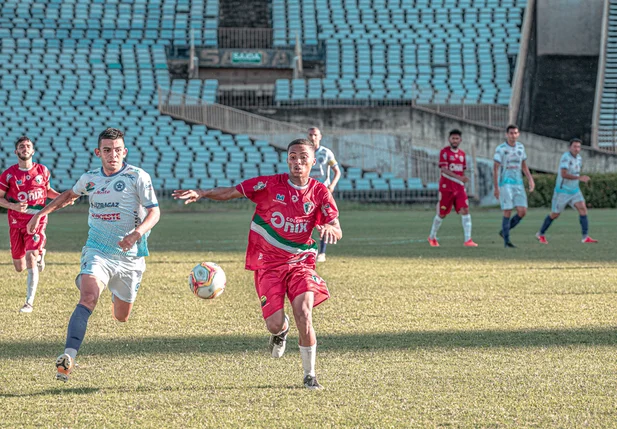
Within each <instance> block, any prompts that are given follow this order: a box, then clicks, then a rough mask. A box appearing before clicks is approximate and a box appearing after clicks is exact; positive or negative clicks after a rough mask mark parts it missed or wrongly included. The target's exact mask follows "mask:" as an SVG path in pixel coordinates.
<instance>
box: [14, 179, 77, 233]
mask: <svg viewBox="0 0 617 429" xmlns="http://www.w3.org/2000/svg"><path fill="white" fill-rule="evenodd" d="M79 197H80V195H79V194H76V193H75V192H73V190H72V189H69V190H68V191H64V192H63V193H61V194H60V195H58V196H57V197H56V198H54V200H53V201H52V202H51V203H50V204H49V205H47V206H45V208H44V209H43V210H41V211H40V212H38V213H37V214H35V215H34V216H32V219H30V222H28V226H27V227H26V228H27V230H28V233H29V234H34V231H36V228H37V226H38V225H39V221H40V220H41V217H43V216H45V215H48V214H50V213H52V212H55V211H56V210H58V209H61V208H63V207H66V206H68V205H71V204H73V203H74V202H75V200H76V199H77V198H79Z"/></svg>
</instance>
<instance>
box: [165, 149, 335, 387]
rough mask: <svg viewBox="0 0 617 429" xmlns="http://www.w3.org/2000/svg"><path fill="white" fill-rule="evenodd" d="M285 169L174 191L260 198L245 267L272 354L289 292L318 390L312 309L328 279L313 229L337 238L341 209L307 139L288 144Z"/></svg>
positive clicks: (308, 372)
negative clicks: (319, 266) (318, 172)
mask: <svg viewBox="0 0 617 429" xmlns="http://www.w3.org/2000/svg"><path fill="white" fill-rule="evenodd" d="M287 156H288V158H287V164H288V166H289V173H288V174H276V175H273V176H260V177H255V178H253V179H248V180H245V181H243V182H242V183H240V184H239V185H237V186H236V187H222V188H213V189H207V190H192V189H191V190H176V191H174V193H173V197H174V198H176V199H182V200H185V204H188V203H193V202H195V201H197V200H199V199H201V198H209V199H212V200H219V201H221V200H231V199H234V198H241V197H246V198H248V199H250V200H251V201H253V202H254V203H256V204H257V206H256V208H255V214H254V215H253V221H252V222H251V229H250V232H249V243H248V247H247V250H246V266H245V267H246V269H247V270H251V271H254V278H255V288H256V290H257V295H258V297H259V299H260V302H261V309H262V313H263V317H264V319H265V321H266V327H267V328H268V331H270V333H271V336H270V344H269V348H270V351H271V353H272V356H273V357H276V358H278V357H282V356H283V353H284V352H285V345H286V340H287V333H288V332H289V318H288V317H287V316H286V315H285V313H284V309H283V307H284V300H285V295H287V297H288V299H289V301H290V302H291V307H292V309H293V315H294V318H295V321H296V326H297V328H298V331H299V341H298V342H299V345H300V355H301V357H302V367H303V369H304V386H305V387H306V388H308V389H319V388H321V385H320V384H319V383H318V382H317V378H316V376H315V354H316V345H317V342H316V337H315V330H314V329H313V323H312V310H313V307H315V306H317V305H319V304H321V303H322V302H324V301H325V300H326V299H328V298H329V297H330V293H329V292H328V288H327V287H326V283H325V281H324V280H323V279H322V278H321V277H319V275H317V273H316V272H315V257H316V254H317V244H316V243H315V241H314V240H313V239H312V238H311V233H312V232H313V228H316V229H317V230H318V231H319V233H320V237H321V239H322V240H324V241H325V242H327V243H332V244H334V243H336V242H337V241H338V240H340V239H341V237H342V235H343V232H342V230H341V226H340V224H339V221H338V209H337V207H336V203H335V201H334V198H333V197H332V194H331V193H330V192H329V191H328V188H326V186H325V185H324V184H322V183H320V182H318V181H317V180H315V179H313V178H311V177H310V171H311V167H312V166H313V165H314V164H315V146H314V144H313V142H311V141H309V140H306V139H297V140H294V141H292V142H291V143H290V144H289V146H288V147H287Z"/></svg>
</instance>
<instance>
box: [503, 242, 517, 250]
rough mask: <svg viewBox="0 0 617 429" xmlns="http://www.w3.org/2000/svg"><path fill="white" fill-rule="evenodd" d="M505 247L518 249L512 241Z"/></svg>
mask: <svg viewBox="0 0 617 429" xmlns="http://www.w3.org/2000/svg"><path fill="white" fill-rule="evenodd" d="M504 247H510V248H512V249H516V246H515V245H514V244H513V243H512V242H511V241H508V242H507V243H506V244H504Z"/></svg>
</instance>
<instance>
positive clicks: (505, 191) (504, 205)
mask: <svg viewBox="0 0 617 429" xmlns="http://www.w3.org/2000/svg"><path fill="white" fill-rule="evenodd" d="M519 135H520V132H519V130H518V127H517V126H516V125H508V127H507V128H506V142H505V143H502V144H500V145H499V146H497V148H496V149H495V156H494V158H493V160H494V161H495V162H494V166H493V183H494V186H495V192H494V194H495V198H497V199H498V200H499V203H500V204H501V210H503V219H502V221H501V231H499V235H501V237H503V242H504V245H505V247H516V246H515V245H514V244H512V242H511V241H510V230H511V229H512V228H514V227H515V226H516V225H518V223H519V222H520V221H521V219H522V218H523V217H525V215H526V214H527V194H525V186H524V184H523V173H525V176H527V180H528V181H529V192H533V190H534V188H535V187H536V185H535V183H534V181H533V177H532V176H531V173H530V172H529V167H527V161H526V160H527V154H526V153H525V146H523V144H522V143H521V142H519V141H518V137H519ZM515 208H516V214H515V215H514V217H512V218H511V219H510V216H511V215H512V210H513V209H515Z"/></svg>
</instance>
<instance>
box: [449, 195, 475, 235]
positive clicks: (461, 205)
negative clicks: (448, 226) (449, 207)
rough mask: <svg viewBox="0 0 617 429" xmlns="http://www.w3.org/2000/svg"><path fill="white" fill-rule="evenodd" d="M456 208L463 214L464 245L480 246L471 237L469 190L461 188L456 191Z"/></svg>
mask: <svg viewBox="0 0 617 429" xmlns="http://www.w3.org/2000/svg"><path fill="white" fill-rule="evenodd" d="M454 209H455V210H456V212H457V213H458V214H460V215H461V223H462V224H463V234H464V235H465V241H464V242H463V245H464V246H465V247H478V245H477V244H476V243H474V241H473V240H472V239H471V215H470V214H469V199H468V198H467V192H465V190H464V189H463V190H461V191H459V192H457V193H456V197H455V199H454Z"/></svg>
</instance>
